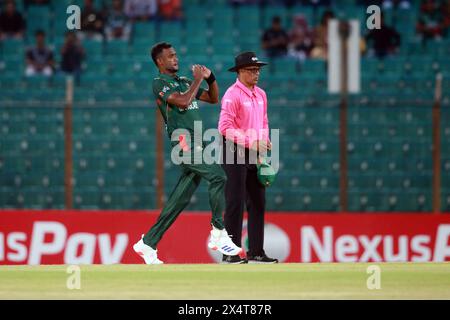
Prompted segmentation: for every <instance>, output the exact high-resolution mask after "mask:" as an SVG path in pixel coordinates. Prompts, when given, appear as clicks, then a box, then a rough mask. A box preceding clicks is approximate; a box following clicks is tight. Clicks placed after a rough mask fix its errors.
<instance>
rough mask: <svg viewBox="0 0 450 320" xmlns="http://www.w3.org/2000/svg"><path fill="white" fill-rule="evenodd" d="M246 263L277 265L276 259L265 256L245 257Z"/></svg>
mask: <svg viewBox="0 0 450 320" xmlns="http://www.w3.org/2000/svg"><path fill="white" fill-rule="evenodd" d="M247 259H248V263H267V264H270V263H278V259H274V258H269V257H268V256H266V254H263V255H262V256H247Z"/></svg>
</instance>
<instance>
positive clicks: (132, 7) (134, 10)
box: [125, 0, 158, 21]
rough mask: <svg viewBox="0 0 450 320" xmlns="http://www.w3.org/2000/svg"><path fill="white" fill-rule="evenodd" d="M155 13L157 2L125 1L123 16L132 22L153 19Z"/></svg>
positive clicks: (154, 0)
mask: <svg viewBox="0 0 450 320" xmlns="http://www.w3.org/2000/svg"><path fill="white" fill-rule="evenodd" d="M157 12H158V2H157V0H125V14H126V15H127V17H128V18H130V19H132V20H133V21H136V20H141V21H146V20H150V19H153V18H155V17H156V14H157Z"/></svg>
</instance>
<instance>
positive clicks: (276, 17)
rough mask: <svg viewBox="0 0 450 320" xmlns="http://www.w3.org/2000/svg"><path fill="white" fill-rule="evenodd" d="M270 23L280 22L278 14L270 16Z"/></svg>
mask: <svg viewBox="0 0 450 320" xmlns="http://www.w3.org/2000/svg"><path fill="white" fill-rule="evenodd" d="M272 23H281V18H280V16H274V17H273V18H272Z"/></svg>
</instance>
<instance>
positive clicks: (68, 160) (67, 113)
mask: <svg viewBox="0 0 450 320" xmlns="http://www.w3.org/2000/svg"><path fill="white" fill-rule="evenodd" d="M72 105H73V78H72V77H70V76H69V77H67V78H66V103H65V107H64V189H65V190H64V198H65V208H66V209H67V210H70V209H72V208H73V159H72V145H73V144H72Z"/></svg>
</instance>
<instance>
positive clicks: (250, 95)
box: [219, 52, 278, 264]
mask: <svg viewBox="0 0 450 320" xmlns="http://www.w3.org/2000/svg"><path fill="white" fill-rule="evenodd" d="M265 65H267V63H265V62H261V61H259V59H258V57H257V56H256V54H255V53H254V52H243V53H241V54H239V55H238V56H236V58H235V66H234V67H232V68H230V69H229V71H231V72H236V73H237V80H236V82H235V83H234V84H233V85H232V86H231V87H229V88H228V90H227V91H226V92H225V95H224V96H223V98H222V110H221V112H220V119H219V132H220V133H221V134H222V136H223V142H224V144H223V152H222V155H223V169H224V170H225V173H226V175H227V183H226V186H225V199H226V210H225V216H224V223H225V228H226V230H227V231H228V233H229V234H230V235H231V236H232V239H233V242H234V243H235V244H236V245H237V246H239V247H241V238H242V222H243V214H244V206H246V207H247V212H248V224H247V230H248V241H249V248H248V249H249V251H248V252H247V257H246V258H242V257H240V256H226V255H224V256H223V259H222V262H223V263H233V264H238V263H247V262H248V263H277V262H278V260H277V259H273V258H269V257H268V256H267V255H266V254H265V252H264V248H263V246H264V212H265V201H266V199H265V191H266V190H265V187H264V186H263V185H262V184H261V183H260V182H259V180H258V176H257V168H256V161H257V158H258V157H259V156H260V154H264V153H266V152H267V150H270V148H271V143H270V140H269V121H268V118H267V97H266V93H265V92H264V90H262V89H261V88H259V87H258V86H257V85H256V84H257V83H258V80H259V75H260V72H261V67H262V66H265ZM230 160H231V161H230Z"/></svg>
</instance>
